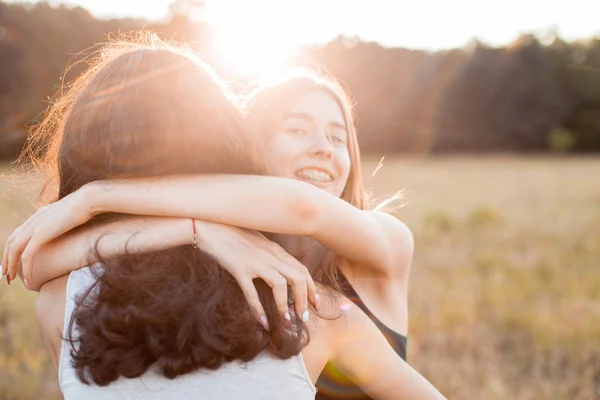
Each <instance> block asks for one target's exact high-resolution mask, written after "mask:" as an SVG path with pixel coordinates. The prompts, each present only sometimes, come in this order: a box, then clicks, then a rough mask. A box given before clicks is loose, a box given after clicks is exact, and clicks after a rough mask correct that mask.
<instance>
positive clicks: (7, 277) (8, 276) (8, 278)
mask: <svg viewBox="0 0 600 400" xmlns="http://www.w3.org/2000/svg"><path fill="white" fill-rule="evenodd" d="M6 282H8V286H10V275H6Z"/></svg>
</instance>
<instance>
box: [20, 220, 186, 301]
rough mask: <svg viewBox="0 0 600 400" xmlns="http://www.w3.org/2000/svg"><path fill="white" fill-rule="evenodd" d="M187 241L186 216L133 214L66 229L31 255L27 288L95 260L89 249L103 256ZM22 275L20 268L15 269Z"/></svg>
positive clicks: (175, 244)
mask: <svg viewBox="0 0 600 400" xmlns="http://www.w3.org/2000/svg"><path fill="white" fill-rule="evenodd" d="M190 243H191V225H190V220H189V219H183V218H165V217H133V218H123V219H119V220H118V221H114V222H110V223H105V224H102V225H97V226H94V227H91V228H89V229H85V230H77V231H73V232H68V233H66V234H64V235H62V236H60V237H59V238H57V239H54V240H53V241H51V242H50V243H47V244H45V245H43V246H42V247H41V248H40V250H39V251H38V252H37V253H36V256H35V258H34V259H33V270H34V273H33V274H32V275H31V277H32V279H31V282H30V289H31V290H36V291H37V290H40V287H41V286H42V285H44V284H45V283H46V282H49V281H51V280H53V279H55V278H58V277H60V276H63V275H68V274H69V273H70V272H71V271H74V270H76V269H79V268H82V267H84V266H87V265H91V264H94V263H95V262H98V259H97V258H96V255H95V253H94V252H93V249H94V247H95V245H96V244H97V245H98V247H97V249H98V252H99V253H100V254H101V255H102V256H103V257H104V258H107V259H110V258H111V257H113V256H116V255H118V254H121V253H123V252H124V251H125V250H127V251H128V252H131V253H145V252H151V251H158V250H164V249H169V248H173V247H177V246H182V245H185V244H190ZM19 275H20V276H21V277H22V270H21V269H19Z"/></svg>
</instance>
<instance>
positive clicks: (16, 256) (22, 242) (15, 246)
mask: <svg viewBox="0 0 600 400" xmlns="http://www.w3.org/2000/svg"><path fill="white" fill-rule="evenodd" d="M30 239H31V237H30V235H28V234H25V235H20V237H19V238H17V239H16V240H15V241H13V242H12V243H11V245H10V249H9V250H8V276H9V277H10V280H11V281H12V280H14V279H15V276H16V272H17V265H18V263H19V260H20V259H21V255H22V253H23V250H24V249H25V247H27V244H28V243H29V241H30Z"/></svg>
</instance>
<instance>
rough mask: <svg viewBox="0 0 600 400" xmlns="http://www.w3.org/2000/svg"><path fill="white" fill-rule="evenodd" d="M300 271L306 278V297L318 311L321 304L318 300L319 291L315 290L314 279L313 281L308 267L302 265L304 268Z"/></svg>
mask: <svg viewBox="0 0 600 400" xmlns="http://www.w3.org/2000/svg"><path fill="white" fill-rule="evenodd" d="M303 267H304V266H303ZM302 272H303V274H304V277H305V279H306V290H307V296H308V299H309V300H310V302H311V303H313V305H314V306H315V308H316V309H317V311H319V307H320V306H321V303H320V301H319V293H318V292H317V285H316V284H315V281H314V279H313V277H312V275H311V274H310V271H309V270H308V268H306V267H304V270H303V271H302Z"/></svg>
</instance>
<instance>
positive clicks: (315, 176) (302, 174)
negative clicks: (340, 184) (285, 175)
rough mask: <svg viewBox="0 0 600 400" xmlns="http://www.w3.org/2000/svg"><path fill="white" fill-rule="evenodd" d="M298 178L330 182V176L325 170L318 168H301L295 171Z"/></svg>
mask: <svg viewBox="0 0 600 400" xmlns="http://www.w3.org/2000/svg"><path fill="white" fill-rule="evenodd" d="M296 175H298V177H299V178H302V179H306V180H310V181H316V182H331V180H332V177H331V175H329V174H328V173H327V172H323V171H320V170H318V169H303V170H302V171H299V172H297V173H296Z"/></svg>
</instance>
